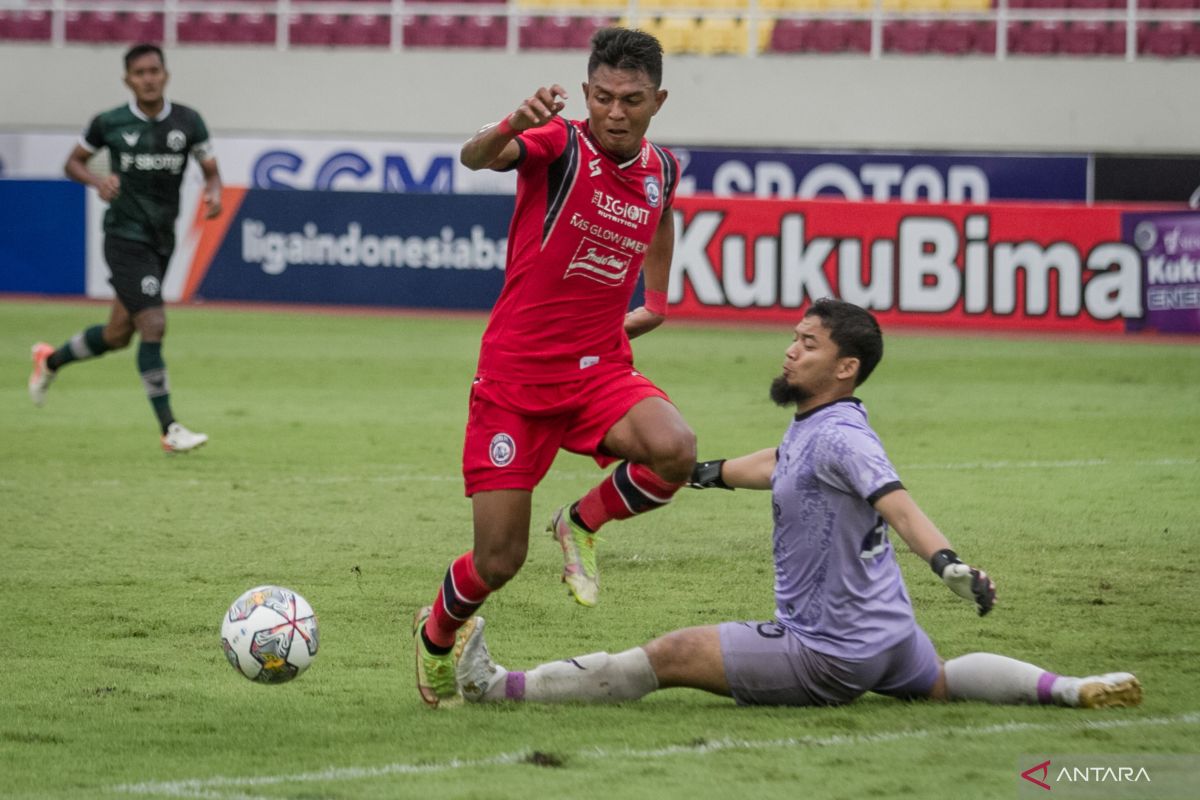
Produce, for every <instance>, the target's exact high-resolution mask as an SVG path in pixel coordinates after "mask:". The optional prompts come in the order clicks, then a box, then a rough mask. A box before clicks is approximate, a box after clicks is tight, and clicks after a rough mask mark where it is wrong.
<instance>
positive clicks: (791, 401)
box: [771, 374, 812, 406]
mask: <svg viewBox="0 0 1200 800" xmlns="http://www.w3.org/2000/svg"><path fill="white" fill-rule="evenodd" d="M811 399H812V392H810V391H808V389H805V388H804V387H802V386H793V385H792V384H790V383H788V379H787V375H783V374H781V375H780V376H779V377H778V378H776V379H775V380H773V381H771V400H773V401H774V402H775V405H777V406H790V405H797V406H798V405H801V404H802V403H807V402H808V401H809V400H811Z"/></svg>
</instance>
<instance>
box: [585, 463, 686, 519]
mask: <svg viewBox="0 0 1200 800" xmlns="http://www.w3.org/2000/svg"><path fill="white" fill-rule="evenodd" d="M682 487H683V484H682V483H668V482H667V481H664V480H663V479H662V478H660V477H658V475H656V474H655V473H654V472H653V471H652V470H651V469H650V468H649V467H647V466H644V465H642V464H631V463H630V462H628V461H622V462H621V463H620V464H618V465H617V468H616V469H615V470H613V472H612V474H611V475H609V476H608V477H607V478H605V479H604V480H603V481H601V482H600V483H599V485H597V486H596V487H594V488H593V489H592V490H591V491H589V492H588V493H587V494H585V495H584V496H583V497H582V498H581V499H580V501H579V502H578V503H577V504H576V507H575V512H576V514H577V515H578V521H580V522H582V523H583V525H584V527H586V528H588V529H590V530H592V531H596V530H599V529H600V526H601V525H603V524H604V523H606V522H609V521H610V520H614V519H629V518H630V517H632V516H634V515H636V514H644V513H645V512H647V511H653V510H654V509H656V508H661V507H662V506H665V505H666V504H667V503H669V502H671V498H672V497H674V496H675V492H677V491H679V489H680V488H682Z"/></svg>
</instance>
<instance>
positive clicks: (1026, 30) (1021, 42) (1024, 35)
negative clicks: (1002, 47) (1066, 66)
mask: <svg viewBox="0 0 1200 800" xmlns="http://www.w3.org/2000/svg"><path fill="white" fill-rule="evenodd" d="M1062 27H1063V25H1062V23H1061V22H1057V21H1051V20H1035V21H1033V22H1013V23H1009V26H1008V51H1009V52H1010V53H1014V54H1017V55H1036V56H1040V55H1052V54H1053V53H1055V52H1056V51H1057V49H1058V36H1059V31H1060V30H1061V29H1062Z"/></svg>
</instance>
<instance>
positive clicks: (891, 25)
mask: <svg viewBox="0 0 1200 800" xmlns="http://www.w3.org/2000/svg"><path fill="white" fill-rule="evenodd" d="M936 27H937V26H936V24H935V23H934V22H933V21H932V20H926V19H905V20H896V21H894V22H888V23H886V24H885V25H884V27H883V49H884V52H888V53H926V52H928V51H929V49H930V40H931V39H932V37H933V33H934V29H935V28H936Z"/></svg>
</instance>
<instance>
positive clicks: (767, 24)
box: [747, 19, 775, 53]
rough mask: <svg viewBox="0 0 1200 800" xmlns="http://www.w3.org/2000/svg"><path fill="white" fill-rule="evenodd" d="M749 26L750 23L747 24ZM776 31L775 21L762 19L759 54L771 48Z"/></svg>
mask: <svg viewBox="0 0 1200 800" xmlns="http://www.w3.org/2000/svg"><path fill="white" fill-rule="evenodd" d="M747 24H749V23H747ZM774 30H775V20H773V19H760V20H759V21H758V36H757V39H756V41H757V43H758V52H760V53H765V52H767V50H768V49H769V48H770V47H771V34H772V33H773V32H774Z"/></svg>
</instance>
